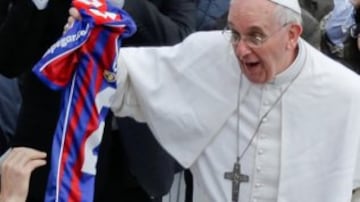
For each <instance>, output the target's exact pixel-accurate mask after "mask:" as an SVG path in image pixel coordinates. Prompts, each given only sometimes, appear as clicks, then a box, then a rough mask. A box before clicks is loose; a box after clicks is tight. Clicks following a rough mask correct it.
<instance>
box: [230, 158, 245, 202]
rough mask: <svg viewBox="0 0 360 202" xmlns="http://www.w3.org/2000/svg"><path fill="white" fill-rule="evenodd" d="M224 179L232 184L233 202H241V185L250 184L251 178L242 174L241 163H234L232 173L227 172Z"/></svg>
mask: <svg viewBox="0 0 360 202" xmlns="http://www.w3.org/2000/svg"><path fill="white" fill-rule="evenodd" d="M224 178H225V179H227V180H231V182H232V194H231V195H232V197H231V200H232V202H238V201H239V191H240V183H242V182H249V176H247V175H243V174H241V167H240V163H239V161H236V162H235V163H234V168H233V170H232V172H226V173H225V175H224Z"/></svg>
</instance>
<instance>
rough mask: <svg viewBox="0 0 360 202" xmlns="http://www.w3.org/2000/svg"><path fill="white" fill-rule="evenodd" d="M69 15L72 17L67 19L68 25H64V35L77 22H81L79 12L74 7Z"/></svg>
mask: <svg viewBox="0 0 360 202" xmlns="http://www.w3.org/2000/svg"><path fill="white" fill-rule="evenodd" d="M69 15H70V16H69V17H68V19H67V23H66V24H65V25H64V31H63V33H65V32H67V31H68V30H69V29H70V28H71V26H72V25H73V24H74V22H75V20H81V16H80V13H79V10H78V9H76V8H74V7H71V8H70V9H69Z"/></svg>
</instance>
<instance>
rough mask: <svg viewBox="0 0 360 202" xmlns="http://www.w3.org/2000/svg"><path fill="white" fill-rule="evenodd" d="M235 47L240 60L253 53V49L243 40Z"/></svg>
mask: <svg viewBox="0 0 360 202" xmlns="http://www.w3.org/2000/svg"><path fill="white" fill-rule="evenodd" d="M233 46H234V50H235V53H236V55H237V56H238V57H239V58H240V59H242V58H244V57H246V56H247V55H249V54H250V53H251V52H252V50H251V48H250V47H249V46H248V45H247V44H246V43H245V42H244V41H243V40H239V41H238V42H237V43H236V44H233Z"/></svg>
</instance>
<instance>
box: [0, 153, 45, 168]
mask: <svg viewBox="0 0 360 202" xmlns="http://www.w3.org/2000/svg"><path fill="white" fill-rule="evenodd" d="M45 158H46V153H45V152H41V151H37V150H35V149H31V148H25V147H17V148H14V149H12V150H11V151H10V153H9V154H8V156H7V157H6V159H5V160H4V162H3V163H2V164H1V167H0V169H1V173H6V172H9V171H11V172H13V171H15V172H16V171H26V172H31V171H32V170H34V169H35V168H37V167H39V166H42V165H45V163H46V161H45Z"/></svg>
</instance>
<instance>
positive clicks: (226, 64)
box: [111, 31, 240, 167]
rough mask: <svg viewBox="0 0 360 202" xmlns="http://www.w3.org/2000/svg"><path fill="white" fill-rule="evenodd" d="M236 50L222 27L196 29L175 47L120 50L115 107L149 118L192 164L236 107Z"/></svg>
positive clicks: (168, 145) (168, 146) (162, 139)
mask: <svg viewBox="0 0 360 202" xmlns="http://www.w3.org/2000/svg"><path fill="white" fill-rule="evenodd" d="M233 54H234V53H233V50H232V49H231V44H230V43H229V42H228V41H227V40H226V39H225V38H224V37H223V35H222V34H221V31H219V32H202V33H195V34H192V35H190V36H189V37H188V38H186V39H185V41H184V42H183V43H180V44H178V45H176V46H172V47H148V48H122V49H120V56H119V58H118V68H119V70H118V74H117V75H118V81H119V82H118V89H117V92H116V93H115V96H114V99H113V104H112V107H111V108H112V111H113V112H114V114H115V116H132V117H134V118H135V119H136V120H138V121H146V123H147V124H148V125H149V127H150V129H151V130H152V132H153V134H154V135H155V137H156V139H157V140H158V141H159V143H160V144H161V145H162V146H163V147H164V148H165V150H167V151H168V152H169V153H170V154H171V155H172V156H173V157H174V158H175V159H177V160H178V161H179V163H180V164H182V166H184V167H189V166H190V165H191V164H192V163H193V162H194V161H195V159H196V158H197V157H198V156H199V155H200V153H201V152H202V151H203V149H204V148H205V147H206V146H207V145H208V144H209V143H210V141H211V140H212V138H213V137H214V136H215V135H216V134H217V132H218V131H219V130H220V128H221V127H222V126H223V124H224V123H225V121H226V120H227V119H228V117H229V116H230V115H231V113H232V112H233V110H234V109H235V106H236V93H234V92H236V91H237V89H236V88H237V86H238V81H239V77H240V76H239V75H240V73H239V71H240V70H239V67H238V64H237V60H236V58H235V56H234V55H233ZM121 69H123V70H121ZM124 69H126V70H124ZM124 71H126V72H125V73H124Z"/></svg>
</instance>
